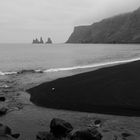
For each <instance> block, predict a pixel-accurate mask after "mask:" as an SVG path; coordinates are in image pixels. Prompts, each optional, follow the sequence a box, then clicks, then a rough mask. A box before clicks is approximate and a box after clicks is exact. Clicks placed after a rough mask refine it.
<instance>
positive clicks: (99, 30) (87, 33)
mask: <svg viewBox="0 0 140 140" xmlns="http://www.w3.org/2000/svg"><path fill="white" fill-rule="evenodd" d="M67 43H140V8H138V9H137V10H135V11H133V12H129V13H125V14H121V15H117V16H114V17H110V18H107V19H103V20H102V21H99V22H96V23H93V24H92V25H87V26H77V27H75V28H74V31H73V33H72V34H71V36H70V37H69V39H68V40H67Z"/></svg>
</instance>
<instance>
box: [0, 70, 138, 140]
mask: <svg viewBox="0 0 140 140" xmlns="http://www.w3.org/2000/svg"><path fill="white" fill-rule="evenodd" d="M93 70H95V69H92V68H91V69H82V70H74V71H61V72H54V73H53V72H52V73H49V74H48V73H30V72H29V73H28V72H27V73H23V74H17V75H15V74H14V75H5V76H1V77H0V78H1V84H4V85H5V84H6V85H7V86H8V87H6V86H3V87H1V88H0V89H1V90H2V93H3V95H4V96H6V98H7V100H6V102H5V104H7V105H6V106H8V107H9V109H10V112H8V113H7V114H6V115H4V116H1V117H0V118H1V123H3V124H6V125H8V126H9V127H10V128H12V130H13V132H19V133H20V134H21V136H20V138H19V140H23V139H30V140H34V139H35V136H36V134H37V133H38V132H39V131H48V130H49V123H50V121H51V120H52V119H53V118H61V119H64V120H66V121H69V122H70V123H71V124H72V125H73V126H74V127H75V128H76V129H84V128H86V127H88V126H92V125H94V121H95V120H96V119H100V120H101V121H102V122H103V126H102V130H101V131H102V134H103V136H104V140H108V139H113V138H114V135H117V136H118V137H119V138H120V137H121V133H123V132H124V133H125V132H127V133H130V134H131V135H132V136H131V137H132V139H133V140H137V139H139V138H140V131H139V130H140V117H126V116H116V115H115V116H114V115H107V114H106V115H105V114H97V113H89V112H87V113H86V112H78V111H70V110H67V111H66V110H62V109H49V108H46V107H40V106H36V105H34V104H32V103H31V102H30V95H29V94H28V93H27V92H26V90H27V89H30V88H33V87H35V86H37V85H39V84H42V83H44V82H46V81H48V82H50V81H53V80H55V79H58V78H62V77H66V76H70V75H74V74H78V73H79V71H80V73H83V72H85V73H87V71H90V72H91V71H93ZM70 77H71V76H70ZM19 107H20V108H19ZM42 114H43V115H42ZM33 116H34V117H33Z"/></svg>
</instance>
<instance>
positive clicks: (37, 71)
mask: <svg viewBox="0 0 140 140" xmlns="http://www.w3.org/2000/svg"><path fill="white" fill-rule="evenodd" d="M139 59H140V45H138V44H137V45H132V44H131V45H128V44H123V45H122V44H44V45H40V44H0V97H5V99H6V101H5V102H0V108H1V107H4V108H5V107H6V108H8V112H7V113H6V115H4V116H3V117H1V118H0V119H1V121H0V122H1V123H3V124H6V125H8V126H9V127H10V128H12V131H13V132H16V133H20V134H21V135H20V138H19V140H34V139H35V137H36V134H38V132H40V131H49V126H50V125H49V124H50V121H51V120H52V119H53V118H61V119H64V120H66V121H68V122H70V123H72V124H73V126H74V128H81V127H82V128H85V127H87V126H88V125H91V122H94V120H95V119H99V120H103V122H105V126H107V127H105V129H107V128H109V132H111V134H112V130H111V129H112V128H115V129H113V132H115V134H119V135H121V133H120V130H121V132H132V133H134V134H138V136H140V132H139V130H140V119H139V117H132V118H131V117H120V116H115V117H114V116H111V115H102V114H95V113H84V112H77V111H68V110H57V109H53V108H44V107H40V106H37V105H35V104H34V103H33V102H31V100H30V97H31V96H30V94H28V93H27V92H26V91H27V90H28V89H30V88H33V87H36V86H37V85H40V84H42V83H44V82H49V81H52V80H54V79H57V78H61V77H65V76H71V75H74V74H78V73H82V72H87V71H91V70H94V68H95V69H96V67H97V68H98V67H105V66H106V65H112V64H120V63H125V62H131V61H135V60H139ZM38 94H40V93H39V92H38ZM112 94H113V93H112ZM114 98H115V99H116V96H114ZM120 100H123V99H120ZM105 120H107V121H105ZM110 122H111V123H110ZM110 125H111V127H110ZM122 127H123V130H122ZM107 130H108V129H107ZM114 130H115V131H114ZM128 130H129V131H128ZM116 132H117V133H116ZM130 134H131V133H130ZM113 138H114V137H111V139H113ZM105 139H109V138H105ZM132 139H133V138H132ZM138 139H139V138H138Z"/></svg>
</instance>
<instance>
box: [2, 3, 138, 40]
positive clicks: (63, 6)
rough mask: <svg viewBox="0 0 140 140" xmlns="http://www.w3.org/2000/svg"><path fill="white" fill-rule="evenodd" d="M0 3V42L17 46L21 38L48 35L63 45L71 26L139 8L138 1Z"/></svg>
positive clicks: (28, 38) (71, 28) (29, 38)
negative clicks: (14, 43) (13, 43)
mask: <svg viewBox="0 0 140 140" xmlns="http://www.w3.org/2000/svg"><path fill="white" fill-rule="evenodd" d="M0 3H1V4H0V30H1V33H0V42H5V41H8V40H9V41H13V42H14V41H15V42H21V41H22V40H23V38H24V41H25V40H26V41H27V42H29V41H30V40H32V37H33V36H34V35H35V34H37V35H44V36H48V35H51V36H52V37H54V40H56V42H63V41H66V39H67V37H68V36H69V35H70V33H71V32H72V30H73V26H75V25H81V24H91V23H93V22H96V21H98V20H101V19H102V18H105V17H109V16H112V15H116V14H119V13H123V12H128V11H132V10H134V9H136V8H137V7H138V5H140V1H139V0H0ZM12 34H13V36H11V37H8V38H6V37H7V36H9V35H12ZM17 38H18V40H17Z"/></svg>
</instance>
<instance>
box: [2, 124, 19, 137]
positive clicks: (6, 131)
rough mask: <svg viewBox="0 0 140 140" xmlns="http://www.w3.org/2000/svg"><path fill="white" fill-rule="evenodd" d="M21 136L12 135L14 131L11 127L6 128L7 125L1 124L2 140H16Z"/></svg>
mask: <svg viewBox="0 0 140 140" xmlns="http://www.w3.org/2000/svg"><path fill="white" fill-rule="evenodd" d="M19 136H20V134H18V133H17V134H12V130H11V128H10V127H8V126H6V125H3V124H1V123H0V140H2V139H3V140H6V139H9V140H10V137H11V139H12V138H14V139H17V138H18V137H19Z"/></svg>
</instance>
